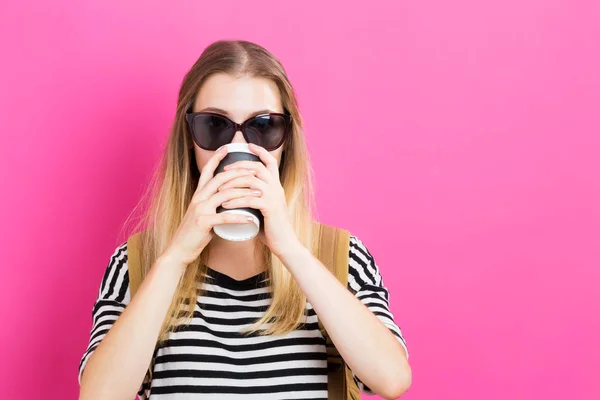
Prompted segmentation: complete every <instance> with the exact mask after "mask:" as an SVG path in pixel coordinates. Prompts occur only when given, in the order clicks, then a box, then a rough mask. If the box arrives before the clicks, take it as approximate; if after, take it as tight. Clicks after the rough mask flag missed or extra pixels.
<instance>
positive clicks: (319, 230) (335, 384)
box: [314, 222, 361, 400]
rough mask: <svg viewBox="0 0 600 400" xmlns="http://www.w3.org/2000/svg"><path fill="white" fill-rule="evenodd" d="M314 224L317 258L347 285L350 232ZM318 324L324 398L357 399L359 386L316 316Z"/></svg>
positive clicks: (338, 399)
mask: <svg viewBox="0 0 600 400" xmlns="http://www.w3.org/2000/svg"><path fill="white" fill-rule="evenodd" d="M314 227H315V229H314V232H315V235H316V239H317V240H318V242H317V243H318V247H317V258H318V259H319V261H321V263H323V265H325V266H326V267H327V269H329V271H331V272H332V273H333V274H334V275H335V277H336V278H337V279H338V281H340V283H341V284H342V285H344V287H347V286H348V261H349V260H348V255H349V252H350V232H349V231H347V230H345V229H341V228H336V227H333V226H330V225H326V224H321V223H318V222H315V225H314ZM319 328H320V329H321V333H322V334H323V336H324V337H325V344H326V346H327V370H328V374H327V375H328V376H327V382H328V383H327V387H328V389H327V398H328V400H360V398H361V397H360V389H359V388H358V386H357V384H356V382H355V381H354V378H353V376H352V371H351V370H350V368H349V367H348V365H346V363H345V362H344V359H343V358H342V357H341V355H340V353H339V352H338V351H337V349H336V348H335V345H334V344H333V342H332V341H331V338H330V337H329V335H328V334H327V331H326V330H325V328H324V326H323V324H322V323H321V320H319Z"/></svg>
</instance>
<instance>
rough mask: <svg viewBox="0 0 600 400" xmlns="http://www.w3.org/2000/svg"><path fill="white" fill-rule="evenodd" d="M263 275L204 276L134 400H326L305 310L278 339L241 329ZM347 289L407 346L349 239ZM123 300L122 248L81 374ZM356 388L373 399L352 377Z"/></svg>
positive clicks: (261, 304) (378, 284) (252, 313)
mask: <svg viewBox="0 0 600 400" xmlns="http://www.w3.org/2000/svg"><path fill="white" fill-rule="evenodd" d="M264 278H265V273H264V272H263V273H261V274H259V275H256V276H254V277H252V278H248V279H245V280H241V281H237V280H235V279H233V278H231V277H229V276H227V275H224V274H222V273H219V272H217V271H215V270H212V269H210V268H209V269H208V273H207V280H206V281H205V283H204V289H205V290H204V291H203V294H202V295H201V296H199V297H198V301H197V304H196V311H195V313H194V316H193V320H192V323H191V325H190V326H189V327H187V328H185V329H180V330H178V331H177V332H172V333H171V334H170V336H169V339H168V341H167V342H165V343H163V344H162V345H161V346H160V347H159V348H158V349H157V350H156V352H155V366H154V370H153V376H152V381H151V382H150V383H147V384H143V385H142V386H141V387H140V390H139V397H140V399H142V400H144V399H148V398H149V397H150V396H151V397H152V399H155V398H156V399H177V400H183V399H239V398H244V399H265V398H268V399H327V356H326V349H325V341H324V338H323V336H322V335H321V332H320V331H319V327H318V319H317V315H316V313H315V311H314V310H313V308H312V306H311V305H310V303H308V302H307V305H306V315H307V320H306V324H304V325H303V326H301V327H300V328H298V329H297V330H295V331H293V332H290V333H288V334H286V335H284V336H277V337H276V336H259V335H251V336H247V335H246V334H244V333H240V330H241V329H242V328H244V327H247V326H249V325H251V324H252V322H254V321H256V320H257V319H258V318H260V317H261V316H262V315H264V312H265V311H266V310H267V308H268V306H269V304H270V302H271V297H270V296H271V295H270V291H269V287H268V284H267V283H266V281H265V279H264ZM348 290H350V291H351V292H352V293H353V294H355V296H356V297H357V298H358V299H360V301H361V302H362V303H363V304H365V305H366V306H367V307H368V308H369V309H370V310H371V311H372V312H373V313H374V314H375V315H376V316H377V318H379V320H380V321H381V322H383V323H384V324H385V325H386V326H387V327H388V328H389V329H390V331H391V332H392V333H393V334H394V335H395V336H396V337H397V338H398V340H399V341H400V343H401V344H402V345H403V346H404V348H405V349H406V344H405V341H404V338H403V337H402V333H401V331H400V328H399V327H398V325H397V324H396V323H395V322H394V317H393V315H392V313H391V312H390V309H389V293H388V291H387V289H386V287H385V286H384V284H383V279H382V277H381V274H380V272H379V268H378V266H377V264H376V263H375V260H374V259H373V256H372V255H371V253H370V252H369V250H368V249H367V248H366V247H365V245H364V244H363V243H362V241H361V240H360V239H358V238H357V237H356V236H353V235H351V236H350V254H349V276H348ZM129 300H130V292H129V276H128V273H127V243H126V242H125V243H123V244H122V245H120V246H119V247H117V249H116V250H115V252H114V253H113V255H112V257H111V258H110V262H109V263H108V267H107V269H106V272H105V273H104V277H103V279H102V284H101V285H100V290H99V293H98V298H97V300H96V302H95V304H94V307H93V310H92V319H93V327H92V330H91V332H90V340H89V344H88V347H87V350H86V351H85V353H84V355H83V357H82V359H81V362H80V365H79V380H80V382H81V373H82V372H83V368H84V367H85V365H86V363H87V361H88V360H89V358H90V356H91V354H92V353H93V352H94V350H95V349H96V347H97V346H98V344H99V343H100V341H101V340H102V338H103V337H104V336H105V335H106V333H107V332H108V330H109V329H110V328H111V326H112V325H113V323H114V322H115V320H116V319H117V317H118V316H119V315H120V314H121V313H122V312H123V310H124V309H125V307H126V306H127V304H128V303H129ZM354 379H355V380H356V381H357V383H358V385H359V387H360V389H361V390H362V391H363V392H364V393H369V394H372V391H371V390H370V389H369V388H368V387H366V386H365V385H364V384H363V383H362V382H361V381H360V380H359V379H358V378H357V377H356V376H355V377H354Z"/></svg>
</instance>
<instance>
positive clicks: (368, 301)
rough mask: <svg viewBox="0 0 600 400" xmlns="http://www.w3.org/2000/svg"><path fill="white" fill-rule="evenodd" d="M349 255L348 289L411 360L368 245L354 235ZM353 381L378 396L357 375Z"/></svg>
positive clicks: (368, 392) (360, 387)
mask: <svg viewBox="0 0 600 400" xmlns="http://www.w3.org/2000/svg"><path fill="white" fill-rule="evenodd" d="M349 252H350V254H349V257H348V260H349V261H348V262H349V266H348V289H349V290H350V291H351V292H352V293H354V295H355V296H356V297H357V298H358V299H359V300H360V301H361V302H362V303H363V304H364V305H365V306H367V308H368V309H369V310H371V312H372V313H373V314H375V316H376V317H377V318H378V319H379V320H380V321H381V322H382V323H383V324H384V325H385V326H386V327H387V328H388V329H389V330H390V331H391V332H392V333H393V334H394V336H395V337H396V339H398V341H399V342H400V344H401V345H402V347H404V351H405V352H406V355H407V357H408V348H407V346H406V341H405V340H404V337H403V336H402V331H401V330H400V327H399V326H398V325H397V324H396V322H395V321H394V315H393V314H392V312H391V311H390V304H389V301H390V294H389V292H388V290H387V288H386V287H385V285H384V283H383V277H382V276H381V273H380V272H379V267H378V266H377V264H376V263H375V259H374V258H373V256H372V255H371V253H370V252H369V250H368V249H367V247H366V246H365V244H364V243H363V242H362V241H361V240H360V239H359V238H357V237H356V236H354V235H350V250H349ZM353 377H354V380H355V381H356V383H357V385H358V387H359V389H360V390H361V391H362V392H364V393H366V394H375V393H374V392H373V391H372V390H371V389H370V388H369V387H368V386H366V385H365V384H364V383H363V382H361V380H360V379H359V378H358V377H357V376H356V375H354V374H353Z"/></svg>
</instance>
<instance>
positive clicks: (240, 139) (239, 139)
mask: <svg viewBox="0 0 600 400" xmlns="http://www.w3.org/2000/svg"><path fill="white" fill-rule="evenodd" d="M231 143H247V142H246V139H244V135H243V134H242V131H237V132H236V133H235V135H234V136H233V139H232V140H231Z"/></svg>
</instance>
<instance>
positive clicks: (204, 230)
mask: <svg viewBox="0 0 600 400" xmlns="http://www.w3.org/2000/svg"><path fill="white" fill-rule="evenodd" d="M226 155H227V148H226V147H222V148H221V149H220V150H219V151H217V152H216V153H215V154H213V156H212V157H211V158H210V160H208V162H207V163H206V164H205V165H204V167H203V168H202V173H201V174H200V179H199V181H198V186H197V188H196V191H195V192H194V195H193V196H192V200H191V201H190V204H189V206H188V209H187V211H186V213H185V215H184V217H183V220H182V221H181V224H180V225H179V228H178V229H177V231H176V232H175V235H174V236H173V238H172V239H171V243H169V245H168V246H167V249H166V250H165V252H164V253H163V254H164V255H165V257H166V258H169V259H171V260H173V261H175V262H176V263H177V264H178V265H182V266H187V265H188V264H190V263H191V262H192V261H194V260H195V259H196V258H198V256H199V255H200V253H201V252H202V250H203V249H204V248H205V247H206V245H207V244H208V243H209V242H210V241H211V240H212V238H213V237H214V235H215V233H214V231H213V230H212V228H213V226H215V225H221V224H240V223H250V220H249V219H248V217H246V216H243V215H236V214H232V213H218V214H217V213H216V209H217V207H218V206H219V205H221V203H223V202H226V201H228V200H232V199H235V198H239V197H244V196H250V197H251V196H252V193H251V190H250V189H245V188H240V187H231V188H230V189H228V190H221V191H217V189H218V188H219V187H220V186H223V185H224V184H226V183H227V182H230V181H232V180H235V179H240V178H242V177H248V178H250V177H253V175H254V174H255V173H256V172H255V171H250V170H247V169H234V170H230V171H224V172H222V173H219V174H217V175H216V176H214V172H215V169H217V167H218V165H219V163H220V162H221V160H222V159H223V158H224V157H225V156H226Z"/></svg>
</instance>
